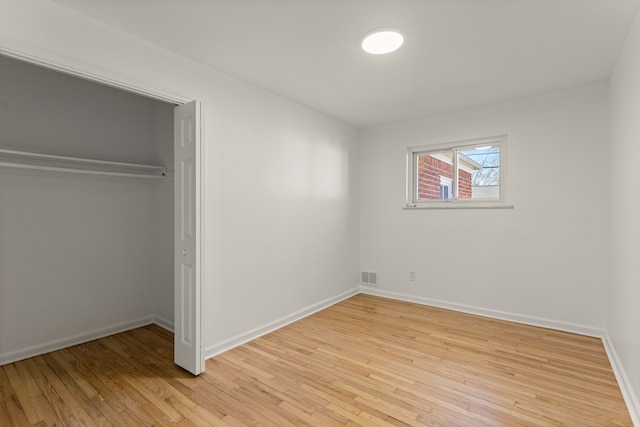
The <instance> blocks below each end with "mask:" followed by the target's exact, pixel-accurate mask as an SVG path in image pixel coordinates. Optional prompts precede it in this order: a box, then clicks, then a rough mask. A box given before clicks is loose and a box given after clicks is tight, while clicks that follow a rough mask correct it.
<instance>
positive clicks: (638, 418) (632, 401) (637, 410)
mask: <svg viewBox="0 0 640 427" xmlns="http://www.w3.org/2000/svg"><path fill="white" fill-rule="evenodd" d="M602 343H603V344H604V349H605V351H606V352H607V356H608V357H609V362H610V363H611V368H612V369H613V373H614V375H615V376H616V380H617V381H618V386H619V387H620V392H621V393H622V397H623V398H624V403H626V404H627V410H628V411H629V415H631V421H633V425H634V426H636V427H640V402H639V401H638V397H637V396H638V395H637V394H636V393H634V390H633V387H632V386H631V381H629V377H628V376H627V374H626V372H625V370H624V367H623V366H622V362H620V358H619V357H618V353H616V348H615V346H614V345H613V342H612V341H611V338H610V337H609V334H608V333H607V332H606V331H605V332H604V334H603V335H602Z"/></svg>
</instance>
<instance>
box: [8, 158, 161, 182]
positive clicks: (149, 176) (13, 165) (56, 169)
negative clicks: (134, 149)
mask: <svg viewBox="0 0 640 427" xmlns="http://www.w3.org/2000/svg"><path fill="white" fill-rule="evenodd" d="M0 167H9V168H14V169H30V170H40V171H47V172H67V173H68V172H70V173H78V174H85V175H103V176H114V177H122V178H143V179H157V180H161V179H164V178H165V176H164V175H152V174H148V173H127V172H111V171H101V170H93V169H73V168H61V167H56V166H40V165H29V164H26V163H9V162H0Z"/></svg>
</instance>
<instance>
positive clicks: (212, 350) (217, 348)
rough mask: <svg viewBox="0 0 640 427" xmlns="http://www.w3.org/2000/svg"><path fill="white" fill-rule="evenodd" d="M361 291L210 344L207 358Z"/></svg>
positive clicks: (325, 301)
mask: <svg viewBox="0 0 640 427" xmlns="http://www.w3.org/2000/svg"><path fill="white" fill-rule="evenodd" d="M359 293H360V290H359V289H358V288H355V289H352V290H349V291H347V292H343V293H341V294H340V295H337V296H335V297H332V298H327V299H325V300H324V301H320V302H318V303H316V304H312V305H310V306H308V307H305V308H302V309H300V310H298V311H295V312H293V313H291V314H289V315H288V316H284V317H281V318H280V319H277V320H274V321H273V322H270V323H267V324H266V325H263V326H259V327H257V328H255V329H252V330H250V331H247V332H245V333H242V334H240V335H236V336H235V337H231V338H229V339H226V340H224V341H222V342H219V343H217V344H214V345H211V346H208V347H207V348H206V349H205V352H204V357H205V360H206V359H210V358H212V357H215V356H217V355H218V354H221V353H224V352H225V351H228V350H231V349H232V348H234V347H238V346H239V345H242V344H245V343H247V342H249V341H252V340H254V339H256V338H259V337H261V336H263V335H266V334H268V333H270V332H273V331H275V330H276V329H280V328H282V327H284V326H287V325H289V324H291V323H293V322H295V321H298V320H300V319H303V318H305V317H307V316H310V315H312V314H313V313H316V312H318V311H320V310H324V309H325V308H327V307H330V306H332V305H334V304H337V303H339V302H340V301H344V300H345V299H347V298H351V297H352V296H354V295H358V294H359Z"/></svg>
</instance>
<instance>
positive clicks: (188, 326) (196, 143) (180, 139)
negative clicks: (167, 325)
mask: <svg viewBox="0 0 640 427" xmlns="http://www.w3.org/2000/svg"><path fill="white" fill-rule="evenodd" d="M173 126H174V166H175V168H174V173H175V175H174V186H175V187H174V196H175V200H174V206H175V207H174V209H175V226H174V235H175V240H174V248H175V256H174V259H175V283H174V286H175V300H174V307H175V312H174V329H175V335H174V361H175V363H176V364H177V365H179V366H181V367H182V368H184V369H186V370H187V371H189V372H191V373H192V374H194V375H198V374H200V373H201V372H203V371H204V357H203V352H202V350H201V342H200V334H201V319H200V316H201V309H200V280H201V277H200V276H201V275H200V267H201V266H200V188H201V187H200V184H201V183H200V172H201V170H200V103H199V102H197V101H191V102H189V103H188V104H184V105H180V106H178V107H176V108H175V109H174V123H173Z"/></svg>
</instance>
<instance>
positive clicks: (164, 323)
mask: <svg viewBox="0 0 640 427" xmlns="http://www.w3.org/2000/svg"><path fill="white" fill-rule="evenodd" d="M153 323H155V324H156V325H158V326H160V327H161V328H164V329H166V330H167V331H169V332H174V325H173V321H171V320H167V319H165V318H164V317H162V316H158V315H156V316H154V317H153Z"/></svg>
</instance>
